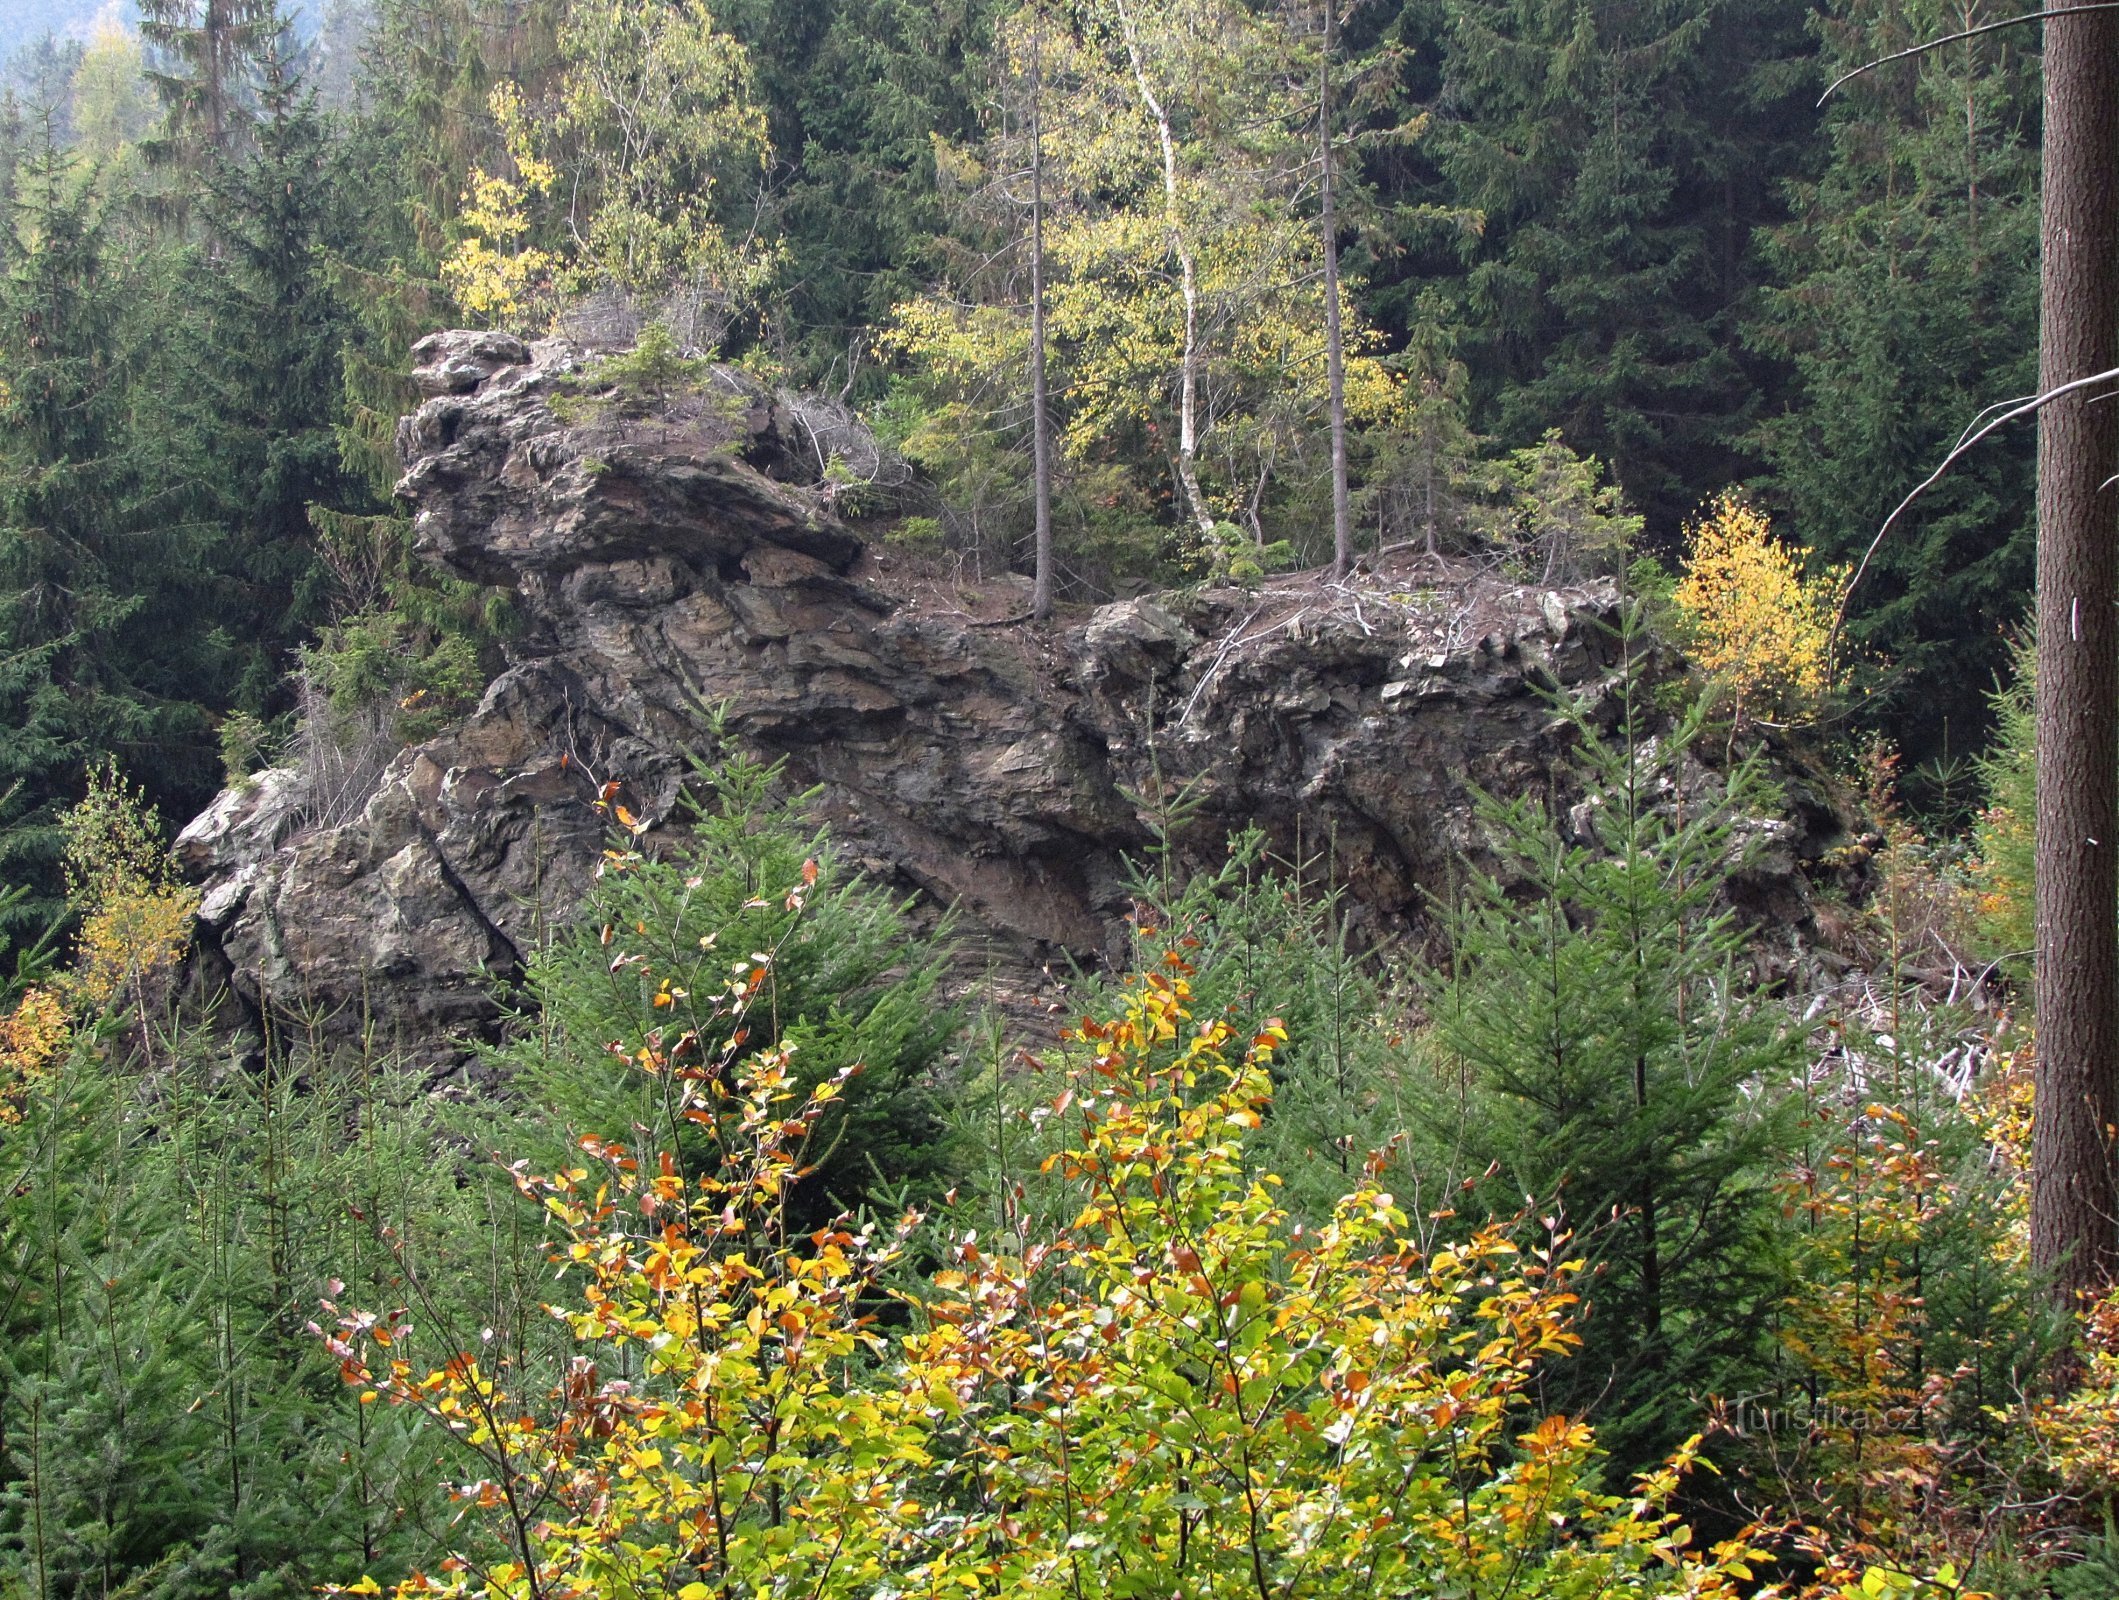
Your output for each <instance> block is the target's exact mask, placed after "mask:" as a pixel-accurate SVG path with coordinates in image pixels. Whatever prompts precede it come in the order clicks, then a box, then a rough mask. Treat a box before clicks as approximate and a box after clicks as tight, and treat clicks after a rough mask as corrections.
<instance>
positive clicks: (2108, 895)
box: [2031, 12, 2119, 1301]
mask: <svg viewBox="0 0 2119 1600" xmlns="http://www.w3.org/2000/svg"><path fill="white" fill-rule="evenodd" d="M2044 163H2045V173H2044V205H2045V221H2044V281H2043V295H2044V300H2043V305H2042V309H2041V314H2040V328H2039V379H2040V386H2041V387H2042V388H2052V387H2053V386H2055V385H2057V384H2062V383H2066V382H2068V381H2070V380H2073V379H2077V378H2084V377H2088V376H2090V375H2091V374H2093V373H2097V372H2102V371H2107V370H2109V369H2111V368H2113V367H2115V366H2119V181H2115V168H2119V14H2114V13H2111V12H2091V13H2085V14H2083V15H2079V16H2072V17H2054V18H2050V19H2048V20H2047V22H2046V24H2045V153H2044ZM2115 469H2119V401H2114V400H2112V399H2110V398H2107V397H2105V396H2103V395H2100V394H2098V393H2097V392H2096V391H2089V392H2086V393H2083V394H2079V395H2071V396H2069V397H2068V398H2066V399H2064V400H2060V401H2057V402H2055V403H2054V404H2052V405H2050V406H2048V407H2047V408H2046V409H2045V411H2044V412H2043V414H2042V416H2041V418H2040V422H2039V429H2038V668H2037V670H2038V830H2037V840H2038V843H2037V853H2038V866H2037V898H2038V936H2037V945H2038V949H2037V1001H2038V1060H2037V1118H2036V1124H2035V1131H2034V1134H2033V1146H2032V1171H2031V1254H2032V1259H2033V1260H2034V1261H2035V1263H2036V1264H2037V1265H2038V1266H2039V1267H2040V1268H2041V1269H2042V1270H2044V1271H2046V1272H2049V1273H2051V1274H2052V1279H2053V1283H2054V1286H2055V1289H2056V1292H2057V1293H2058V1294H2059V1295H2060V1296H2061V1297H2062V1298H2063V1299H2064V1300H2068V1301H2072V1298H2073V1295H2074V1293H2075V1291H2077V1290H2080V1289H2093V1288H2100V1287H2102V1286H2104V1285H2106V1284H2109V1283H2110V1282H2111V1281H2112V1280H2113V1278H2114V1275H2115V1267H2119V1220H2115V1219H2119V1192H2115V1188H2114V1182H2113V1169H2112V1152H2111V1143H2110V1135H2109V1132H2108V1130H2109V1129H2110V1128H2111V1126H2112V1125H2113V1123H2114V1121H2115V1120H2119V1093H2115V1086H2119V935H2115V923H2114V905H2115V898H2119V869H2115V862H2119V733H2115V726H2114V725H2115V722H2119V614H2115V607H2119V549H2115V542H2119V518H2115V514H2114V498H2113V495H2112V491H2111V490H2110V489H2108V488H2106V487H2105V481H2106V480H2107V479H2108V478H2109V477H2110V476H2111V475H2112V473H2113V471H2114V470H2115Z"/></svg>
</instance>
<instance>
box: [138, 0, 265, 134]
mask: <svg viewBox="0 0 2119 1600" xmlns="http://www.w3.org/2000/svg"><path fill="white" fill-rule="evenodd" d="M286 29H287V23H286V19H285V18H284V17H282V16H281V14H280V9H279V0H140V37H141V38H142V39H143V40H144V41H145V42H146V44H147V47H148V50H149V51H150V52H151V64H150V66H149V68H148V73H147V76H148V81H149V82H151V83H152V84H153V85H154V87H155V93H156V95H157V96H158V97H159V98H160V100H161V102H162V127H161V130H160V132H159V133H157V134H156V136H155V137H154V138H153V139H152V140H150V141H149V142H148V146H147V154H148V159H149V160H151V161H154V162H157V163H159V164H162V165H168V166H174V167H178V168H180V169H183V170H186V171H190V172H198V171H200V170H203V169H205V168H206V167H208V166H210V165H211V164H212V163H213V162H214V161H215V160H217V159H218V158H219V157H221V156H223V155H225V154H227V153H228V151H229V150H231V149H232V148H233V147H234V145H235V143H236V138H237V135H238V134H239V133H240V132H241V131H242V130H243V128H244V127H245V126H246V125H247V123H248V122H249V120H250V118H251V116H252V115H253V112H254V104H253V99H252V95H253V91H254V87H255V77H256V74H257V72H258V69H259V68H260V67H261V66H263V65H264V64H265V63H267V62H269V61H271V60H272V59H273V58H274V57H275V56H276V54H277V52H278V49H279V45H280V39H281V36H282V35H283V34H284V33H285V32H286Z"/></svg>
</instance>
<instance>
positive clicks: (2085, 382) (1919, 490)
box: [1832, 0, 2119, 648]
mask: <svg viewBox="0 0 2119 1600" xmlns="http://www.w3.org/2000/svg"><path fill="white" fill-rule="evenodd" d="M2096 9H2098V10H2102V11H2119V0H2115V3H2113V4H2110V5H2104V6H2099V7H2097V8H2096ZM2113 382H2119V367H2113V368H2111V369H2110V370H2109V371H2106V372H2093V373H2091V374H2090V375H2089V376H2088V377H2087V378H2077V379H2075V380H2074V381H2073V382H2072V383H2063V384H2060V385H2059V386H2058V387H2056V388H2052V389H2048V390H2046V391H2045V393H2043V394H2034V395H2032V396H2031V397H2030V398H2029V399H2027V400H2025V401H2023V402H2022V403H2020V404H2018V405H2015V406H2011V407H2010V409H2008V410H2007V411H2004V412H2002V413H2001V415H2000V416H1998V417H1995V418H1994V420H1993V421H1991V422H1989V423H1988V424H1986V426H1985V427H1982V428H1976V429H1974V428H1967V429H1966V430H1965V432H1964V433H1963V435H1962V436H1961V437H1959V439H1958V441H1957V444H1956V446H1955V448H1953V449H1952V450H1951V451H1950V453H1949V454H1948V455H1946V456H1944V457H1943V458H1942V465H1941V466H1939V467H1937V468H1936V469H1935V470H1934V471H1933V472H1931V473H1929V474H1928V476H1927V477H1926V478H1924V479H1923V480H1922V481H1921V482H1920V484H1919V485H1918V486H1917V487H1915V489H1914V490H1913V492H1912V493H1911V494H1909V495H1907V496H1906V497H1905V499H1903V500H1901V501H1899V502H1898V505H1897V507H1896V509H1894V510H1893V511H1892V513H1891V514H1890V515H1889V516H1888V517H1886V518H1884V525H1883V526H1882V527H1881V528H1878V529H1877V530H1876V537H1875V538H1873V539H1871V540H1870V541H1869V548H1868V549H1866V550H1864V551H1863V552H1862V558H1861V563H1860V565H1858V566H1857V567H1855V569H1854V575H1853V576H1852V577H1851V578H1849V579H1848V580H1847V586H1846V587H1845V588H1844V589H1842V590H1841V591H1840V595H1839V614H1838V615H1837V616H1835V617H1834V618H1833V619H1832V647H1834V648H1836V647H1837V646H1838V644H1839V633H1840V629H1841V628H1842V627H1843V626H1844V625H1845V623H1846V620H1847V603H1848V601H1850V600H1851V599H1852V598H1853V596H1854V588H1855V585H1857V584H1859V583H1860V582H1861V580H1862V575H1863V574H1864V573H1866V572H1867V571H1868V570H1869V563H1870V561H1871V560H1873V559H1874V558H1875V555H1876V552H1877V550H1878V549H1879V548H1880V547H1881V546H1882V544H1883V542H1884V540H1885V538H1886V537H1887V536H1889V534H1890V532H1891V530H1892V529H1893V528H1894V527H1896V526H1897V525H1898V519H1899V518H1901V517H1903V516H1904V515H1905V514H1906V513H1907V512H1908V511H1910V510H1911V509H1912V507H1913V502H1914V501H1916V500H1918V499H1919V498H1920V497H1921V496H1922V495H1924V494H1926V493H1927V492H1928V491H1929V490H1930V489H1932V488H1934V487H1935V485H1937V484H1938V483H1940V482H1942V480H1943V477H1944V476H1945V475H1946V474H1947V473H1948V472H1949V470H1950V469H1951V468H1952V467H1954V466H1956V465H1957V463H1958V461H1959V460H1960V459H1962V458H1963V456H1964V455H1965V454H1966V453H1967V452H1968V451H1969V450H1971V448H1972V447H1973V446H1974V445H1976V444H1978V443H1979V442H1980V441H1981V440H1982V439H1984V438H1986V437H1987V436H1988V435H1989V434H1991V433H1993V432H1995V431H1996V430H1997V429H2000V428H2002V427H2004V426H2006V425H2007V424H2009V423H2011V422H2014V421H2015V420H2016V419H2017V418H2018V417H2026V416H2029V415H2030V414H2031V413H2032V412H2034V411H2042V410H2044V409H2045V408H2046V407H2047V406H2049V405H2051V404H2052V403H2053V402H2054V401H2055V400H2062V399H2065V398H2066V397H2067V396H2069V395H2071V394H2075V393H2077V392H2078V391H2080V390H2083V389H2091V388H2095V387H2096V386H2097V385H2098V384H2108V383H2113ZM1994 409H1995V407H1993V406H1989V407H1987V409H1986V411H1982V412H1981V413H1980V415H1981V416H1986V415H1987V414H1988V413H1989V412H1992V411H1993V410H1994Z"/></svg>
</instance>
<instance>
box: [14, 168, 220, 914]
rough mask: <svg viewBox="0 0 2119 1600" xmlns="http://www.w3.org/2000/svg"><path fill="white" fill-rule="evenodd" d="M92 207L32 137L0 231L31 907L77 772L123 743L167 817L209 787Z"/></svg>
mask: <svg viewBox="0 0 2119 1600" xmlns="http://www.w3.org/2000/svg"><path fill="white" fill-rule="evenodd" d="M103 206H104V197H103V196H101V195H100V194H99V193H98V192H97V191H96V190H95V188H94V187H93V185H92V184H90V183H89V182H87V181H86V180H85V178H84V175H83V174H82V173H81V171H80V170H79V168H78V167H77V165H76V163H75V162H74V161H73V160H72V159H71V158H70V157H69V156H68V155H67V154H66V152H64V151H62V150H60V149H58V148H57V147H56V146H54V145H52V144H51V143H50V142H49V141H48V140H47V141H45V142H43V143H41V144H40V145H39V146H38V148H37V149H36V150H35V151H34V152H33V153H32V154H31V156H30V158H29V159H28V161H27V162H26V163H25V165H24V167H23V169H22V172H21V181H20V184H19V188H18V193H17V199H16V206H15V215H14V217H13V218H12V219H11V221H12V226H11V227H10V228H9V230H8V232H7V234H6V235H5V237H0V261H4V270H0V381H4V383H5V385H6V387H5V391H4V394H0V412H4V417H5V421H6V424H7V426H6V427H5V429H4V430H0V725H5V726H6V727H7V728H8V730H9V737H8V738H7V739H6V740H5V741H0V793H5V792H7V791H8V790H9V789H12V790H13V795H14V798H13V812H12V815H9V816H6V818H5V820H4V821H0V826H4V827H5V829H6V832H5V834H4V836H0V861H4V862H5V865H6V868H7V870H8V872H9V874H10V876H11V877H16V878H17V879H18V881H22V880H27V881H31V882H34V883H36V884H37V885H39V887H40V892H41V893H42V894H43V895H44V896H45V897H46V900H47V902H49V901H50V900H51V898H52V897H54V896H55V895H56V892H57V877H56V861H57V857H56V848H57V841H56V836H55V835H54V834H53V833H52V831H51V828H50V822H51V818H52V816H53V815H54V811H55V808H56V807H57V806H58V805H60V804H61V803H63V802H64V801H66V800H67V799H70V798H71V797H72V795H73V794H74V793H75V792H76V786H77V785H78V783H79V781H80V773H81V772H82V771H83V769H84V768H85V767H86V765H87V763H88V762H89V761H90V760H92V759H94V758H96V757H98V756H101V755H104V754H108V753H113V752H117V751H119V750H121V749H122V750H123V751H125V752H126V753H127V755H128V758H129V762H130V764H131V765H132V766H134V767H136V768H137V769H139V770H141V771H143V772H145V773H148V774H151V775H152V777H153V778H154V780H155V785H156V790H157V793H158V795H160V796H171V795H175V796H180V797H181V798H182V800H183V801H184V802H186V803H188V802H190V801H193V800H196V799H198V798H200V797H201V796H202V795H203V794H204V793H208V792H210V788H211V782H210V777H209V769H208V766H207V763H206V762H205V759H204V756H203V752H202V750H201V749H200V748H199V746H198V744H197V743H196V741H198V739H199V736H200V735H201V733H202V732H203V726H204V717H203V713H202V711H201V709H200V705H199V701H200V699H201V698H202V697H203V696H204V695H209V694H210V693H211V687H212V680H213V675H214V671H215V668H216V666H217V662H216V660H215V657H216V655H217V641H216V640H215V638H214V637H213V636H212V634H211V633H210V632H208V631H207V630H206V629H202V628H201V627H200V626H199V623H200V622H201V621H202V620H209V621H210V617H211V612H210V610H208V609H207V608H205V607H203V606H201V605H199V604H198V603H197V601H198V597H199V587H198V585H199V582H200V572H199V557H200V556H201V554H202V552H201V550H200V548H199V543H200V541H199V537H198V532H197V530H196V529H192V528H186V527H184V526H182V525H179V526H177V527H175V528H172V527H170V526H168V525H167V524H164V523H161V522H160V519H158V518H154V519H150V518H149V517H147V516H146V514H145V496H144V493H143V488H142V463H141V461H140V459H139V456H138V452H137V449H136V439H135V436H134V432H133V426H132V422H133V419H132V414H131V404H132V400H133V397H134V392H133V387H132V385H133V380H134V378H135V375H136V372H135V368H134V366H133V364H132V362H131V361H130V360H129V356H128V340H127V338H126V337H125V328H124V317H123V315H122V306H123V303H124V300H125V296H126V285H125V284H124V283H123V282H121V280H120V279H119V277H118V274H117V272H116V271H115V270H114V266H113V263H112V261H111V258H110V254H109V252H108V249H107V246H106V242H105V234H104V227H105V224H104V219H103ZM17 786H19V787H17Z"/></svg>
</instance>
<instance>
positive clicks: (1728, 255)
mask: <svg viewBox="0 0 2119 1600" xmlns="http://www.w3.org/2000/svg"><path fill="white" fill-rule="evenodd" d="M1803 12H1804V7H1803V6H1801V5H1800V4H1798V3H1796V0H1764V3H1759V4H1746V5H1737V4H1732V3H1729V0H1647V3H1644V4H1634V3H1618V0H1573V3H1568V4H1552V3H1549V0H1447V3H1446V4H1445V6H1444V25H1443V30H1442V51H1443V66H1442V81H1441V83H1440V85H1439V86H1438V98H1437V110H1438V113H1439V115H1438V116H1437V118H1436V121H1435V123H1434V127H1433V131H1432V134H1431V139H1432V146H1433V159H1434V160H1435V162H1436V165H1437V168H1438V171H1439V176H1440V178H1441V180H1442V181H1441V184H1440V185H1439V187H1438V188H1437V189H1436V190H1435V191H1433V192H1432V194H1431V196H1430V198H1431V200H1432V202H1433V203H1432V204H1431V205H1430V206H1429V207H1428V208H1425V209H1424V210H1420V211H1414V212H1412V213H1410V215H1411V216H1412V217H1413V219H1414V221H1415V223H1416V225H1417V227H1418V229H1419V235H1418V236H1419V237H1420V238H1421V239H1422V240H1423V241H1424V242H1425V244H1426V246H1427V248H1428V249H1429V250H1431V251H1432V255H1431V256H1430V257H1429V258H1428V259H1430V260H1431V261H1433V263H1434V265H1433V267H1432V268H1431V271H1432V273H1433V275H1434V276H1435V277H1436V278H1437V279H1438V280H1439V281H1440V282H1442V283H1444V284H1447V285H1449V287H1450V289H1451V292H1452V293H1453V294H1454V296H1455V297H1456V302H1457V307H1456V316H1457V318H1458V320H1459V321H1460V323H1461V325H1462V327H1463V330H1464V338H1465V350H1466V353H1467V356H1468V358H1469V359H1470V362H1471V365H1472V367H1473V369H1474V372H1475V373H1476V375H1477V377H1478V379H1479V393H1478V396H1477V398H1478V400H1479V401H1480V404H1481V415H1480V416H1479V417H1478V418H1477V419H1475V420H1477V421H1478V422H1479V423H1480V424H1481V425H1482V426H1485V427H1491V428H1492V429H1493V431H1496V432H1498V433H1500V434H1501V435H1502V436H1503V437H1504V440H1505V442H1507V443H1509V444H1512V445H1517V446H1522V445H1528V444H1531V443H1533V442H1534V441H1536V440H1537V439H1538V438H1540V437H1542V436H1543V435H1544V434H1545V433H1546V432H1547V431H1548V430H1551V429H1555V428H1557V429H1558V430H1559V431H1560V433H1561V434H1562V436H1563V437H1564V438H1565V439H1566V440H1567V442H1568V443H1569V444H1570V445H1572V446H1573V447H1574V448H1576V449H1577V450H1581V451H1583V452H1585V453H1589V454H1594V455H1595V456H1597V457H1598V458H1599V459H1601V460H1603V461H1605V462H1607V463H1608V464H1609V465H1610V466H1611V467H1612V469H1613V470H1614V471H1615V472H1616V473H1617V475H1618V477H1619V480H1620V482H1621V483H1622V484H1623V485H1624V486H1625V488H1626V491H1627V493H1628V495H1629V496H1630V497H1631V498H1632V499H1633V500H1634V502H1635V503H1636V504H1637V505H1639V506H1641V507H1642V509H1643V510H1644V511H1645V512H1646V513H1647V514H1648V517H1649V521H1650V526H1651V529H1652V531H1655V532H1658V533H1661V534H1666V535H1667V534H1672V533H1674V532H1675V531H1676V529H1677V527H1678V525H1679V523H1680V522H1681V521H1682V519H1683V517H1684V516H1685V515H1686V514H1687V513H1689V512H1690V511H1691V510H1692V509H1693V507H1694V506H1695V505H1696V504H1697V503H1698V502H1699V500H1700V499H1702V498H1703V497H1704V496H1705V495H1706V494H1708V493H1710V492H1712V491H1713V490H1714V489H1717V488H1719V487H1721V486H1723V485H1725V484H1726V483H1727V482H1729V481H1730V479H1732V478H1733V477H1735V476H1737V475H1739V472H1740V469H1741V467H1742V464H1743V460H1742V456H1741V454H1740V452H1739V451H1738V450H1737V449H1736V448H1735V445H1736V441H1737V437H1738V435H1739V434H1740V433H1741V432H1742V430H1743V427H1744V425H1745V423H1746V421H1747V419H1748V418H1749V416H1750V415H1751V413H1752V411H1753V410H1754V408H1755V407H1756V406H1757V404H1758V401H1759V391H1758V384H1757V381H1756V376H1755V375H1754V374H1753V373H1752V372H1750V371H1749V370H1748V369H1747V367H1746V364H1745V361H1744V358H1743V357H1744V352H1743V349H1742V346H1741V343H1740V342H1739V339H1738V328H1737V325H1736V312H1737V309H1738V308H1739V307H1740V306H1741V305H1742V304H1743V303H1744V302H1745V300H1746V298H1747V296H1748V295H1749V293H1750V292H1751V290H1752V288H1753V287H1754V282H1753V278H1752V274H1751V271H1750V251H1749V238H1750V231H1751V229H1752V227H1753V226H1754V224H1755V223H1756V222H1757V221H1758V220H1760V219H1761V218H1762V217H1763V216H1766V215H1769V214H1770V212H1771V209H1772V207H1773V204H1774V200H1775V196H1774V193H1773V186H1774V180H1775V177H1776V175H1777V173H1778V172H1784V171H1786V170H1789V163H1790V162H1791V161H1792V160H1793V158H1794V154H1795V150H1794V146H1793V138H1794V136H1795V135H1796V134H1797V133H1798V132H1799V129H1800V123H1799V122H1798V121H1797V120H1796V119H1797V118H1798V117H1799V116H1800V115H1801V113H1800V112H1799V111H1798V110H1797V109H1796V108H1795V106H1794V105H1792V104H1791V103H1790V101H1789V99H1788V94H1787V85H1786V84H1785V83H1784V82H1776V80H1775V77H1774V69H1775V67H1776V65H1777V64H1778V63H1779V62H1781V61H1783V60H1784V59H1785V58H1786V57H1788V56H1789V55H1791V54H1794V53H1797V52H1798V51H1799V50H1800V49H1801V46H1802V40H1801V36H1800V24H1801V19H1802V16H1803ZM1467 214H1469V216H1470V217H1472V218H1475V219H1476V220H1477V226H1476V227H1466V226H1465V225H1464V224H1465V219H1466V216H1467ZM1451 254H1454V255H1455V256H1456V258H1457V260H1456V262H1455V263H1454V264H1450V265H1445V264H1444V263H1445V261H1446V260H1447V257H1448V256H1449V255H1451Z"/></svg>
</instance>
